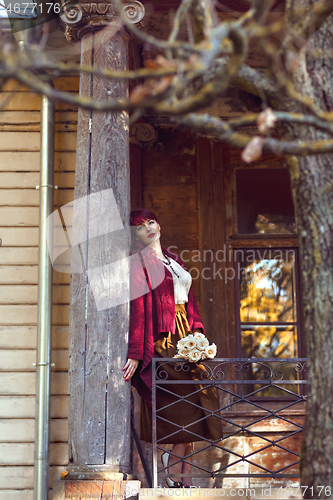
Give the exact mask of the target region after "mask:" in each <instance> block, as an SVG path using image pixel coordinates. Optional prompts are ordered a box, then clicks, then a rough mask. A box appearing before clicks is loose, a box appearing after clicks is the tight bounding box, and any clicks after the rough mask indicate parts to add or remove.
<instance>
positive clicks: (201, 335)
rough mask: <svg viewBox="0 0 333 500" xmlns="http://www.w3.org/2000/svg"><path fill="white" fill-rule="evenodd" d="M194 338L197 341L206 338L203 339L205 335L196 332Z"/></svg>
mask: <svg viewBox="0 0 333 500" xmlns="http://www.w3.org/2000/svg"><path fill="white" fill-rule="evenodd" d="M194 336H195V337H196V338H197V339H205V338H206V337H205V335H204V334H203V333H201V332H196V333H195V334H194Z"/></svg>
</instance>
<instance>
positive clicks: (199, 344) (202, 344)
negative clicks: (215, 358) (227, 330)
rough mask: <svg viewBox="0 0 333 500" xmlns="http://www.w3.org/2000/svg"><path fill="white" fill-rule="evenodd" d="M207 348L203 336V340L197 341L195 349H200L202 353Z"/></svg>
mask: <svg viewBox="0 0 333 500" xmlns="http://www.w3.org/2000/svg"><path fill="white" fill-rule="evenodd" d="M208 346H209V342H208V339H206V337H205V336H204V335H203V338H199V339H197V349H200V351H204V350H205V349H206V347H208Z"/></svg>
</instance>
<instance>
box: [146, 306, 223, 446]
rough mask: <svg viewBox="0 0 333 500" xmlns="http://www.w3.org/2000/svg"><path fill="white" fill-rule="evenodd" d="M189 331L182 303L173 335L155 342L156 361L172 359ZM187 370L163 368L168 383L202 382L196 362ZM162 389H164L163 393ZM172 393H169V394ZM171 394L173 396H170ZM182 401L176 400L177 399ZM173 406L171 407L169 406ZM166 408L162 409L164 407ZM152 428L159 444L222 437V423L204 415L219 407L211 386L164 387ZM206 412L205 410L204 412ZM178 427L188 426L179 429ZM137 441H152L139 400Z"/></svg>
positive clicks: (148, 413) (149, 411) (149, 415)
mask: <svg viewBox="0 0 333 500" xmlns="http://www.w3.org/2000/svg"><path fill="white" fill-rule="evenodd" d="M188 330H189V326H188V322H187V318H186V310H185V305H184V304H176V333H175V334H172V333H171V332H169V333H166V334H165V335H162V336H161V337H160V338H159V339H158V340H156V342H155V357H156V358H173V357H174V356H175V355H176V353H177V349H176V347H177V342H178V340H180V339H181V338H183V337H184V335H185V334H186V333H187V331H188ZM186 366H187V368H189V369H188V371H186V370H179V371H177V370H175V369H174V367H175V365H174V364H172V365H170V366H169V365H168V364H165V365H163V368H162V369H163V370H165V371H166V372H167V373H168V380H202V379H203V377H202V374H203V372H205V368H204V367H203V366H202V365H200V364H199V365H198V364H196V363H188V364H187V365H186ZM164 389H165V390H164ZM167 391H168V392H167ZM170 393H172V394H170ZM174 394H175V395H174ZM182 396H183V397H185V396H186V399H184V400H179V398H181V397H182ZM172 403H175V404H172ZM168 405H171V406H169V407H168V408H164V407H165V406H168ZM156 407H157V408H156V417H157V418H156V428H157V440H158V442H159V443H172V444H176V443H190V442H192V441H201V440H202V439H203V438H205V439H213V440H219V439H221V438H222V435H223V432H222V422H221V420H220V419H219V418H217V417H212V416H207V415H210V414H211V412H212V411H216V410H218V408H219V398H218V393H217V389H216V388H215V387H208V388H206V389H205V386H202V385H200V384H188V385H185V384H180V385H177V384H170V385H169V384H167V385H163V389H162V388H161V387H160V388H158V389H157V393H156ZM203 408H204V409H203ZM205 410H206V411H205ZM179 426H188V427H187V428H186V429H181V428H180V427H179ZM140 439H142V440H143V441H148V442H151V441H152V409H151V406H150V405H149V404H148V403H147V402H146V401H145V400H144V399H141V413H140Z"/></svg>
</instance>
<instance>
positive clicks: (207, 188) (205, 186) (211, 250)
mask: <svg viewBox="0 0 333 500" xmlns="http://www.w3.org/2000/svg"><path fill="white" fill-rule="evenodd" d="M197 175H198V200H199V204H198V211H199V251H200V255H201V259H202V262H201V266H200V267H201V279H200V288H201V311H202V317H203V322H204V325H205V328H206V332H207V334H208V336H209V340H210V342H214V343H215V344H216V345H217V347H218V356H219V357H227V356H228V350H227V345H228V339H227V329H226V294H225V263H224V262H223V258H222V255H223V253H222V252H223V250H224V248H225V246H224V245H225V228H224V199H223V198H224V196H223V163H222V148H221V145H220V144H218V143H216V142H213V141H211V140H209V139H206V138H202V137H198V139H197ZM206 257H207V258H206Z"/></svg>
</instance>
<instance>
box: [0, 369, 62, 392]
mask: <svg viewBox="0 0 333 500" xmlns="http://www.w3.org/2000/svg"><path fill="white" fill-rule="evenodd" d="M67 386H68V375H67V373H66V372H52V374H51V393H52V395H55V396H56V395H67V394H68V390H67ZM35 390H36V373H29V372H20V373H13V372H2V373H0V395H1V396H5V395H13V396H14V395H15V396H30V395H34V394H35Z"/></svg>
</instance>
